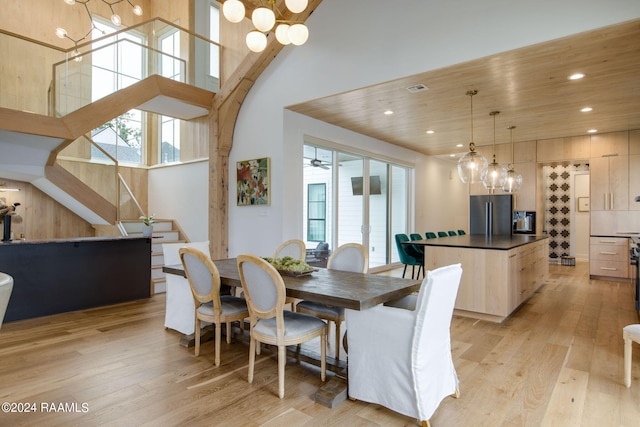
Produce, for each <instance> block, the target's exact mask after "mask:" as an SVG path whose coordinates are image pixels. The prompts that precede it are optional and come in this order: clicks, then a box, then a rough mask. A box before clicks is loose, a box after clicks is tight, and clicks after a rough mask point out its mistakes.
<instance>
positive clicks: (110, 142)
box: [91, 19, 145, 164]
mask: <svg viewBox="0 0 640 427" xmlns="http://www.w3.org/2000/svg"><path fill="white" fill-rule="evenodd" d="M95 24H97V25H99V28H98V27H96V28H94V29H93V33H92V37H93V38H98V37H102V36H103V31H104V33H106V34H111V33H114V32H116V31H117V28H114V27H112V26H110V25H109V24H107V23H106V21H104V22H103V21H101V20H97V19H96V20H95ZM144 44H145V37H144V35H142V34H136V33H133V32H129V33H121V34H117V35H114V36H111V37H107V38H105V39H104V40H101V41H100V42H98V43H96V44H95V47H96V49H95V51H94V53H93V55H92V58H91V61H92V63H91V65H92V71H91V73H92V76H91V77H92V79H91V82H92V84H91V100H92V101H96V100H98V99H100V98H103V97H105V96H107V95H110V94H112V93H114V92H117V91H118V90H120V89H123V88H125V87H127V86H130V85H132V84H134V83H136V82H138V81H140V80H142V79H143V78H144V77H145V76H144V69H145V66H144V64H145V59H144V53H143V48H142V45H144ZM143 119H144V114H143V113H142V112H141V111H140V110H130V111H128V112H126V113H124V114H123V115H121V116H120V117H116V118H115V119H113V120H111V121H109V122H107V123H105V124H104V125H102V126H100V127H99V128H97V129H94V130H93V132H92V138H93V140H94V141H95V142H96V144H98V145H99V146H100V147H101V148H102V149H104V150H105V151H106V152H107V153H109V154H110V155H111V156H112V157H114V158H115V159H117V160H118V161H119V162H125V163H133V164H141V163H142V159H143V144H142V141H143ZM92 159H93V160H98V161H100V160H106V157H105V156H104V154H103V153H102V152H100V150H96V149H92Z"/></svg>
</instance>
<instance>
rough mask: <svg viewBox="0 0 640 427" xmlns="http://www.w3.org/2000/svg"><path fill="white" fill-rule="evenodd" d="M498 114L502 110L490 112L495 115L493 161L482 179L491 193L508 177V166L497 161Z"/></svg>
mask: <svg viewBox="0 0 640 427" xmlns="http://www.w3.org/2000/svg"><path fill="white" fill-rule="evenodd" d="M498 114H500V111H492V112H490V113H489V115H490V116H493V161H492V162H491V163H490V164H489V166H488V167H487V173H486V174H485V176H484V178H483V179H482V184H484V188H486V189H487V190H489V192H490V193H493V192H494V190H496V189H498V188H501V187H502V185H503V184H504V180H505V179H506V178H507V168H506V166H504V165H501V164H498V163H497V162H496V116H497V115H498Z"/></svg>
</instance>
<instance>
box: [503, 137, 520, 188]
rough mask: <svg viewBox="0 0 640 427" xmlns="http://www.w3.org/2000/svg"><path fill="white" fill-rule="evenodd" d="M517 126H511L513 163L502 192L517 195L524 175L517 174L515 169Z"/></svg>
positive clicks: (510, 164)
mask: <svg viewBox="0 0 640 427" xmlns="http://www.w3.org/2000/svg"><path fill="white" fill-rule="evenodd" d="M515 128H516V127H515V126H509V127H508V128H507V129H509V132H510V133H511V163H509V166H507V167H508V168H509V170H508V171H507V178H506V179H505V180H504V184H502V191H504V192H505V193H515V192H517V191H518V190H519V189H520V186H521V185H522V175H520V174H519V173H517V172H516V171H515V169H514V168H513V158H514V156H513V130H514V129H515Z"/></svg>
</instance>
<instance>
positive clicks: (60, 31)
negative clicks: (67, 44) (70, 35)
mask: <svg viewBox="0 0 640 427" xmlns="http://www.w3.org/2000/svg"><path fill="white" fill-rule="evenodd" d="M56 36H58V37H60V38H61V39H63V38H65V37H67V30H65V29H64V28H60V27H58V28H56Z"/></svg>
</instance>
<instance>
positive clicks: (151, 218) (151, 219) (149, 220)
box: [140, 214, 156, 225]
mask: <svg viewBox="0 0 640 427" xmlns="http://www.w3.org/2000/svg"><path fill="white" fill-rule="evenodd" d="M155 217H156V214H151V215H149V216H144V215H142V216H140V219H141V220H142V223H143V224H144V225H151V224H154V223H155V222H156V220H155Z"/></svg>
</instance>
